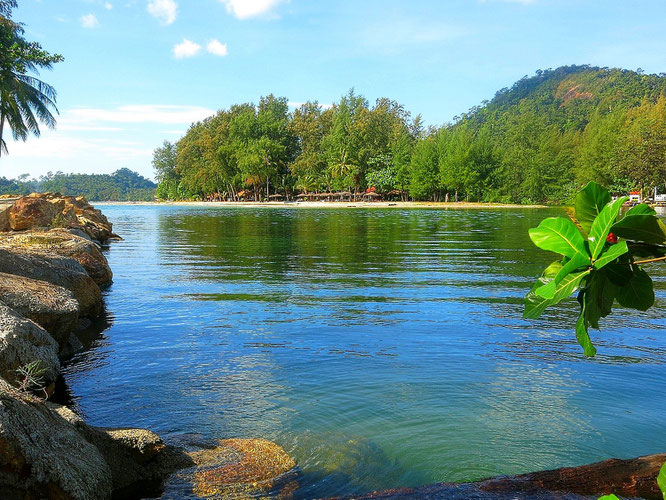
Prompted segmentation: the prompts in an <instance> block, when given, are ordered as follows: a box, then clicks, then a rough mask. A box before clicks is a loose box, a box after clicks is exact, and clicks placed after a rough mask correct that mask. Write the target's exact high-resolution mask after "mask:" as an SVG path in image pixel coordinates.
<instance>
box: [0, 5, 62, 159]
mask: <svg viewBox="0 0 666 500" xmlns="http://www.w3.org/2000/svg"><path fill="white" fill-rule="evenodd" d="M12 7H16V2H15V1H12V0H4V1H3V0H0V155H2V153H3V152H4V153H7V143H6V141H5V140H4V139H3V132H4V128H5V123H6V124H7V125H8V126H9V128H10V129H11V131H12V136H13V137H14V139H15V140H22V141H25V140H27V139H28V137H29V135H30V134H34V135H36V136H39V134H40V130H39V124H40V122H41V123H43V124H44V125H46V126H47V127H49V128H53V127H55V124H56V121H55V118H54V117H53V114H52V113H51V109H53V111H54V112H55V113H56V114H57V113H58V109H57V108H56V104H55V99H56V91H55V89H54V88H53V87H52V86H50V85H48V84H47V83H44V82H43V81H41V80H39V79H38V78H36V77H34V76H30V75H29V74H28V73H35V74H39V72H38V71H37V68H38V67H39V68H46V69H50V68H51V66H52V65H53V64H54V63H57V62H60V61H62V60H63V58H62V56H60V55H58V54H49V53H48V52H46V51H45V50H43V49H42V48H41V46H40V45H39V44H38V43H36V42H28V41H27V40H25V39H24V38H23V33H24V31H23V28H22V26H21V25H20V24H17V23H15V22H14V21H12V20H11V19H10V16H11V9H12Z"/></svg>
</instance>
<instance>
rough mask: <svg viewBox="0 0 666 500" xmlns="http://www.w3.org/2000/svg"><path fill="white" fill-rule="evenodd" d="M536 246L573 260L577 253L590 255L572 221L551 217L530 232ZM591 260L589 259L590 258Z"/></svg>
mask: <svg viewBox="0 0 666 500" xmlns="http://www.w3.org/2000/svg"><path fill="white" fill-rule="evenodd" d="M529 233H530V238H531V239H532V241H533V242H534V244H535V245H536V246H538V247H539V248H541V249H543V250H550V251H552V252H556V253H559V254H562V255H564V256H566V257H569V258H572V257H573V256H574V255H576V254H577V253H580V254H583V255H588V253H587V249H586V248H585V240H584V239H583V236H582V235H581V234H580V231H578V229H577V228H576V226H575V225H574V223H573V222H571V220H569V219H566V218H564V217H549V218H547V219H544V220H542V221H541V224H539V226H538V227H535V228H532V229H530V231H529ZM588 258H589V257H588Z"/></svg>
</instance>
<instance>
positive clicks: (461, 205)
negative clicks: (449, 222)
mask: <svg viewBox="0 0 666 500" xmlns="http://www.w3.org/2000/svg"><path fill="white" fill-rule="evenodd" d="M93 203H94V204H95V205H100V206H103V205H174V206H194V207H199V206H200V207H251V208H403V209H404V208H428V209H433V208H434V209H442V210H461V209H488V208H492V209H498V208H499V209H501V208H512V209H513V208H548V207H547V206H546V205H513V204H502V203H472V202H462V201H461V202H458V203H451V202H449V203H444V202H434V201H359V202H351V201H287V202H284V201H268V202H253V201H239V202H234V201H95V202H93Z"/></svg>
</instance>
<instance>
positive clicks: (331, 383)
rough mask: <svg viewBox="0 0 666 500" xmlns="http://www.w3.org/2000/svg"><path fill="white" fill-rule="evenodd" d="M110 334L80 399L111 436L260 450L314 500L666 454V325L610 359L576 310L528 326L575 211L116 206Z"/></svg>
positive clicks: (75, 388)
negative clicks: (279, 452)
mask: <svg viewBox="0 0 666 500" xmlns="http://www.w3.org/2000/svg"><path fill="white" fill-rule="evenodd" d="M104 212H105V213H106V214H107V216H108V217H109V219H110V220H111V221H112V222H113V223H114V229H115V230H116V231H117V232H118V233H119V234H121V235H122V236H123V237H124V238H125V240H124V241H122V242H117V243H112V245H111V248H110V249H109V251H108V252H107V257H108V259H109V262H110V264H111V267H112V269H113V271H114V275H115V278H114V283H113V285H112V286H111V287H110V288H109V289H108V290H107V291H106V292H105V299H106V304H107V309H108V311H109V314H110V316H111V318H112V321H113V324H112V326H111V327H110V328H109V329H108V330H106V331H105V332H104V333H103V335H102V336H101V338H100V339H99V340H98V341H97V342H96V343H95V346H94V347H93V349H91V350H89V351H88V352H85V353H83V354H81V355H79V356H78V357H77V358H76V359H75V360H74V361H73V362H72V363H71V364H69V365H68V366H67V368H66V370H65V378H66V381H67V383H68V385H69V387H70V389H71V393H72V395H73V397H74V398H75V401H76V403H77V405H78V406H79V408H80V410H81V411H82V412H83V413H84V414H85V415H86V417H87V418H88V420H89V421H90V422H91V423H92V424H94V425H101V426H139V427H149V428H151V429H153V430H155V431H157V432H158V433H160V434H161V435H163V436H164V437H166V438H168V437H170V436H176V435H178V434H182V433H188V432H194V433H200V434H203V435H205V436H209V437H219V438H229V437H263V438H267V439H271V440H273V441H275V442H277V443H278V444H280V445H281V446H283V447H284V448H285V449H286V450H287V451H288V452H289V453H290V454H291V455H292V456H293V457H294V458H295V459H296V460H297V462H298V464H299V466H300V468H301V470H302V475H301V486H300V489H299V490H298V492H297V496H298V497H305V498H309V497H314V496H330V495H340V494H354V493H359V492H367V491H371V490H374V489H385V488H391V487H395V486H412V485H420V484H426V483H432V482H436V481H469V480H474V479H479V478H483V477H487V476H492V475H497V474H514V473H520V472H527V471H533V470H537V469H545V468H553V467H560V466H565V465H577V464H583V463H588V462H593V461H598V460H602V459H606V458H609V457H633V456H638V455H642V454H648V453H656V452H663V451H665V450H666V434H664V432H663V422H664V414H665V411H666V402H665V400H664V398H663V390H664V387H666V364H665V362H666V335H664V333H665V332H664V329H665V327H666V321H665V320H664V318H663V310H664V305H665V304H664V298H665V295H664V281H663V277H662V276H664V273H663V272H660V269H661V268H660V267H659V266H658V265H653V268H651V271H652V273H657V276H656V280H657V283H656V288H657V307H656V308H654V309H653V310H652V311H651V312H648V313H637V312H634V311H625V310H620V309H618V310H617V312H616V313H615V314H613V315H612V316H611V317H609V318H607V319H606V320H605V321H604V322H603V325H602V328H603V330H602V331H601V332H597V331H593V340H594V341H595V343H596V345H597V348H598V350H599V354H598V355H597V357H596V358H595V359H586V358H585V357H584V356H583V355H582V352H581V349H580V348H579V347H578V346H577V344H576V343H575V338H574V334H573V325H574V322H575V316H576V314H575V311H574V307H570V306H571V305H572V304H573V299H571V300H572V302H570V303H566V304H564V305H563V306H562V307H559V308H556V309H554V310H553V311H551V312H550V313H549V314H548V315H547V316H546V319H544V320H538V321H530V320H523V319H522V317H521V314H522V305H521V298H522V296H523V295H524V294H525V293H526V291H527V290H529V288H530V286H531V283H532V282H533V280H534V278H535V277H536V276H537V275H538V274H539V273H540V271H541V269H542V268H543V267H544V266H545V265H546V264H548V263H549V262H550V261H551V260H553V259H552V255H548V254H546V253H545V252H542V251H540V250H538V249H536V248H534V247H533V246H532V245H531V243H530V241H529V239H528V237H527V229H528V228H530V227H533V226H536V225H537V224H538V223H539V221H540V220H541V219H543V218H544V217H547V216H551V215H561V214H560V212H559V211H557V210H536V209H535V210H529V209H525V210H494V211H493V210H456V211H443V210H402V209H369V210H363V209H357V210H345V209H332V208H329V209H288V208H284V209H281V208H249V207H248V208H243V207H241V208H218V207H175V206H106V207H104Z"/></svg>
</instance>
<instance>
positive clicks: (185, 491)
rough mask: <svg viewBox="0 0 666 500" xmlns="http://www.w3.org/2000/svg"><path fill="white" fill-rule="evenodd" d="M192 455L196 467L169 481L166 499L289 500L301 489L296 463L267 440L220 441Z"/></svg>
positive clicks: (191, 452) (282, 450)
mask: <svg viewBox="0 0 666 500" xmlns="http://www.w3.org/2000/svg"><path fill="white" fill-rule="evenodd" d="M188 455H189V456H190V457H191V458H192V460H193V461H194V463H195V464H196V466H195V467H193V468H190V469H187V470H183V471H179V472H178V473H176V474H175V475H174V476H173V477H172V478H171V479H170V480H169V482H168V483H167V488H166V492H165V498H174V497H179V496H187V495H189V497H190V498H191V497H192V495H195V496H196V497H199V498H248V497H255V496H265V495H271V496H275V497H278V498H288V497H290V496H291V495H292V494H293V492H294V491H295V490H296V489H297V488H298V483H297V481H296V470H295V467H296V462H295V461H294V459H293V458H291V457H290V456H289V455H288V454H287V452H286V451H284V449H282V447H280V446H279V445H277V444H276V443H273V442H272V441H268V440H266V439H224V440H219V441H217V442H215V446H214V447H210V448H206V449H201V450H197V451H190V452H188Z"/></svg>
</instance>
